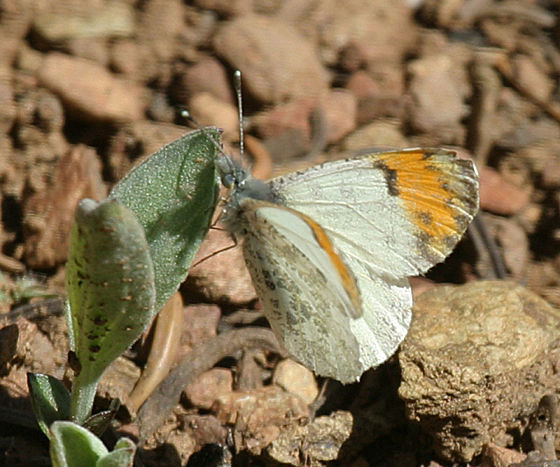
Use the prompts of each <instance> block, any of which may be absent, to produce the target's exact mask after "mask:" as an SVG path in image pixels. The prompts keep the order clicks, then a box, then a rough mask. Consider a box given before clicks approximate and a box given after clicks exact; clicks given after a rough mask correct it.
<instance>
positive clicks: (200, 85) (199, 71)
mask: <svg viewBox="0 0 560 467" xmlns="http://www.w3.org/2000/svg"><path fill="white" fill-rule="evenodd" d="M230 80H231V76H229V75H228V72H227V71H226V69H225V68H224V66H223V65H222V64H221V63H220V62H219V61H218V60H216V59H215V58H204V59H202V60H201V61H199V62H198V63H195V64H194V65H192V66H189V67H180V68H179V70H177V72H176V76H175V78H174V82H173V86H172V89H171V93H172V96H173V97H174V98H175V99H176V100H177V101H178V102H179V103H181V104H183V105H187V104H188V102H189V97H190V96H194V95H196V94H198V93H201V92H204V93H210V94H212V95H213V96H214V97H215V98H217V99H219V100H220V101H223V102H227V103H228V104H234V102H235V100H234V98H233V93H232V91H231V87H230Z"/></svg>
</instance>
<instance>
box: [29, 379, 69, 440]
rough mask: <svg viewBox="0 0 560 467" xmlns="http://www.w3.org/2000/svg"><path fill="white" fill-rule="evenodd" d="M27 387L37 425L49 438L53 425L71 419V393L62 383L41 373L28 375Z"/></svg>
mask: <svg viewBox="0 0 560 467" xmlns="http://www.w3.org/2000/svg"><path fill="white" fill-rule="evenodd" d="M27 385H28V387H29V395H30V396H31V405H32V406H33V412H35V418H37V423H38V424H39V427H40V428H41V430H42V431H43V433H45V434H46V435H47V436H48V435H49V427H50V426H51V424H52V423H54V422H55V421H56V420H68V419H69V418H70V393H69V392H68V390H67V389H66V387H65V386H64V385H63V384H62V381H59V380H58V379H56V378H53V377H52V376H49V375H43V374H40V373H27Z"/></svg>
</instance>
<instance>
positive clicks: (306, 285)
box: [238, 198, 402, 383]
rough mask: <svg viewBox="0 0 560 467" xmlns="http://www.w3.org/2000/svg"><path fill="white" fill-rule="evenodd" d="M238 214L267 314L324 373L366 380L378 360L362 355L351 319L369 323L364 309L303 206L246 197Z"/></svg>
mask: <svg viewBox="0 0 560 467" xmlns="http://www.w3.org/2000/svg"><path fill="white" fill-rule="evenodd" d="M238 220H239V222H241V223H242V224H243V226H244V227H245V239H244V243H243V251H244V254H245V260H246V262H247V264H248V266H249V270H250V272H251V276H252V278H253V282H254V284H255V287H256V288H257V291H258V293H259V297H260V299H261V301H262V302H263V309H264V312H265V315H266V317H267V319H268V321H269V322H270V325H271V327H272V329H273V330H274V332H275V333H276V335H277V336H278V337H279V339H280V340H281V342H282V344H283V345H284V347H285V348H286V350H288V352H289V353H290V354H292V355H293V356H294V357H295V358H296V359H298V360H299V361H301V362H302V363H303V364H304V365H305V366H307V367H308V368H311V369H312V370H313V371H315V372H316V373H317V374H319V375H322V376H329V377H331V378H335V379H337V380H339V381H342V382H344V383H349V382H354V381H356V380H357V379H359V377H360V375H361V374H362V373H363V372H364V371H365V370H366V369H367V368H369V367H370V366H372V364H371V362H370V361H364V359H363V358H362V350H361V343H360V342H359V340H358V338H357V337H356V334H355V332H354V329H353V325H352V323H351V322H354V321H361V320H362V319H363V318H358V319H354V318H353V317H352V316H358V315H361V314H362V312H361V309H359V310H356V309H353V307H354V303H353V301H352V297H351V293H350V294H349V293H348V291H347V290H346V289H344V287H342V285H341V284H342V281H341V271H340V270H339V269H338V268H339V266H337V265H336V263H334V262H333V261H332V258H330V257H329V255H328V254H327V252H326V249H325V246H324V245H321V244H320V243H319V242H318V241H317V236H316V234H317V232H316V231H314V228H316V227H317V226H316V225H313V223H311V224H310V223H308V219H305V218H304V217H302V216H300V215H298V213H297V212H294V211H292V210H289V209H286V208H283V207H281V206H275V205H272V204H270V203H267V202H264V201H258V200H255V199H252V198H246V199H244V200H243V201H242V202H241V206H240V210H239V212H238ZM358 298H359V297H358ZM358 306H360V305H359V303H358ZM387 333H389V334H390V333H391V332H390V330H389V329H387ZM401 334H402V332H401ZM367 337H368V338H371V340H372V342H373V343H374V344H373V346H372V347H371V349H370V352H369V353H370V354H371V355H375V358H376V361H383V360H384V359H385V358H386V357H385V354H384V352H383V350H381V349H379V348H378V347H379V346H377V344H375V343H376V340H375V339H374V338H373V337H374V336H373V335H372V333H371V332H370V333H369V335H368V336H367Z"/></svg>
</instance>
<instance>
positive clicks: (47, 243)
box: [23, 145, 107, 269]
mask: <svg viewBox="0 0 560 467" xmlns="http://www.w3.org/2000/svg"><path fill="white" fill-rule="evenodd" d="M106 194H107V190H106V187H105V185H104V184H103V180H102V178H101V163H100V161H99V159H98V156H97V154H96V153H95V151H94V150H93V149H91V148H88V147H87V146H83V145H79V146H75V147H73V148H72V149H71V150H70V151H68V153H67V154H66V155H64V156H63V157H61V158H60V160H59V161H58V163H57V165H56V168H55V170H54V174H53V177H52V181H51V184H50V186H49V187H47V188H46V189H45V191H39V192H37V193H35V194H33V195H31V196H30V197H29V198H28V199H26V200H25V201H24V206H23V229H24V244H25V260H26V263H27V265H28V266H29V267H31V268H37V269H44V268H52V267H54V266H57V265H58V264H60V263H61V262H63V261H64V260H65V259H66V255H67V253H68V235H69V232H70V227H71V225H72V222H73V221H74V210H75V208H76V205H77V203H78V201H79V200H80V199H82V198H92V199H95V200H98V201H99V200H101V199H103V198H104V197H105V196H106Z"/></svg>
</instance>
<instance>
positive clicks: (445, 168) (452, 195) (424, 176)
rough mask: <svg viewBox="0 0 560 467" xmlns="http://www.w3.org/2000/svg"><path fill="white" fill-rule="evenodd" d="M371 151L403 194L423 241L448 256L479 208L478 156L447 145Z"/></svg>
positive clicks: (391, 188)
mask: <svg viewBox="0 0 560 467" xmlns="http://www.w3.org/2000/svg"><path fill="white" fill-rule="evenodd" d="M371 157H372V162H373V163H374V164H375V165H376V166H377V167H379V168H381V169H382V170H383V171H384V172H385V178H386V181H387V185H388V190H389V194H391V195H393V196H396V197H397V198H398V199H399V202H400V203H401V205H402V206H403V207H404V209H405V212H406V213H407V217H408V220H409V221H410V222H411V223H412V224H413V225H414V226H415V227H416V229H417V232H418V234H419V236H420V240H421V241H422V243H424V244H426V246H428V245H429V246H430V247H432V255H433V253H434V252H433V250H434V249H435V250H436V251H437V252H439V253H441V254H442V255H444V256H447V255H448V254H449V253H450V252H451V250H452V248H453V247H454V246H455V244H456V243H457V242H458V241H459V239H460V238H461V236H462V235H463V233H464V232H465V230H466V228H467V226H468V224H469V222H470V221H471V220H472V218H473V217H474V215H475V214H476V211H477V209H478V178H477V175H476V169H475V168H474V166H473V164H472V162H471V161H467V160H461V159H457V158H456V157H455V153H454V152H452V151H446V150H442V149H415V150H410V151H401V152H393V153H384V154H372V156H371ZM426 253H427V254H429V252H426ZM434 259H435V258H434Z"/></svg>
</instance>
